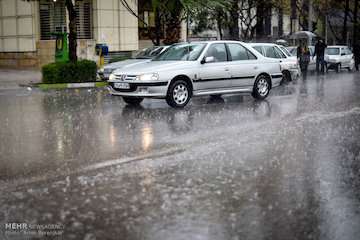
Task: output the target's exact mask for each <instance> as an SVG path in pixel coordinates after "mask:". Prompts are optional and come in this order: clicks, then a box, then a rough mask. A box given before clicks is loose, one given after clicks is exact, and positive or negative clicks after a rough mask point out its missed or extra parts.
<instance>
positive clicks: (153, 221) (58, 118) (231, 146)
mask: <svg viewBox="0 0 360 240" xmlns="http://www.w3.org/2000/svg"><path fill="white" fill-rule="evenodd" d="M359 92H360V75H359V74H355V73H345V72H344V73H341V74H335V73H329V74H328V75H325V76H324V75H319V76H317V75H309V76H306V78H304V79H301V80H298V81H296V82H292V83H289V84H286V85H284V86H281V87H279V88H277V89H273V91H272V94H271V96H269V98H268V99H267V100H266V101H262V102H258V101H254V100H253V99H252V98H251V97H250V96H237V95H234V96H226V97H223V98H216V99H214V98H213V99H212V98H207V97H205V98H198V99H193V100H192V102H191V104H190V105H189V106H188V107H187V108H186V109H184V110H174V109H171V108H169V107H168V106H167V105H166V103H165V102H164V101H162V100H145V101H144V103H143V104H142V105H141V106H139V107H129V106H125V104H124V103H123V102H122V100H121V99H120V98H117V97H111V96H109V95H108V94H107V93H106V91H103V90H67V91H49V92H41V91H38V90H32V91H28V90H26V89H24V90H14V91H10V90H8V91H0V110H1V115H0V156H1V158H0V164H1V168H0V182H1V185H0V191H1V197H0V210H1V211H0V223H4V222H26V223H42V224H49V223H61V224H64V230H65V231H64V234H63V237H64V239H95V237H96V239H154V240H155V239H156V240H157V239H172V240H173V239H174V240H176V239H214V240H215V239H216V240H218V239H231V240H233V239H256V240H257V239H351V240H352V239H357V238H358V237H359V236H360V229H359V227H358V226H359V225H360V190H359V189H360V124H359V123H360V94H359ZM2 230H3V229H2ZM0 236H1V235H0Z"/></svg>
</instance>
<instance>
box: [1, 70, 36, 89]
mask: <svg viewBox="0 0 360 240" xmlns="http://www.w3.org/2000/svg"><path fill="white" fill-rule="evenodd" d="M39 82H41V72H40V71H36V70H17V69H0V89H16V88H20V87H21V85H28V84H31V83H39Z"/></svg>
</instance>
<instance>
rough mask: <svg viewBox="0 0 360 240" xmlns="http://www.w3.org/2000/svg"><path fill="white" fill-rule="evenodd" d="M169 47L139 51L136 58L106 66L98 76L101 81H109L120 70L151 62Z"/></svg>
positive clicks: (156, 47)
mask: <svg viewBox="0 0 360 240" xmlns="http://www.w3.org/2000/svg"><path fill="white" fill-rule="evenodd" d="M168 47H169V46H152V47H148V48H144V49H143V50H141V51H139V52H138V53H137V54H136V55H135V57H134V58H131V59H127V60H123V61H118V62H113V63H109V64H107V65H105V66H104V67H102V68H100V69H99V71H98V75H99V77H100V78H101V80H108V79H109V76H110V74H111V73H112V72H113V71H114V70H116V69H119V68H125V67H130V66H134V65H137V64H139V63H144V62H149V61H151V59H152V58H154V57H156V56H157V55H159V54H160V53H162V52H163V51H165V50H166V49H167V48H168Z"/></svg>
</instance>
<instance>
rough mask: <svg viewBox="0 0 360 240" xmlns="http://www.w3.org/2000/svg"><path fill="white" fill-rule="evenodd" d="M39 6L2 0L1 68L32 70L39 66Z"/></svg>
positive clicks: (0, 2)
mask: <svg viewBox="0 0 360 240" xmlns="http://www.w3.org/2000/svg"><path fill="white" fill-rule="evenodd" d="M37 6H38V4H37V3H36V2H27V1H22V0H0V67H11V68H32V67H34V66H36V65H37V64H38V59H37V54H36V39H37V37H38V27H37V24H36V19H37V15H38V11H37V9H38V7H37Z"/></svg>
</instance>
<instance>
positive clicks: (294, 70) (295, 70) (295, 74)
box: [289, 68, 301, 80]
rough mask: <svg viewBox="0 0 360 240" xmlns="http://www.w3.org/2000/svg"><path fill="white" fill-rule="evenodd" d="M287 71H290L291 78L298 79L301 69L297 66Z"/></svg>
mask: <svg viewBox="0 0 360 240" xmlns="http://www.w3.org/2000/svg"><path fill="white" fill-rule="evenodd" d="M289 71H290V74H291V79H292V80H296V79H298V78H299V77H300V75H301V71H300V69H299V68H291V69H290V70H289Z"/></svg>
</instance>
